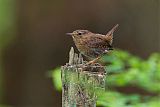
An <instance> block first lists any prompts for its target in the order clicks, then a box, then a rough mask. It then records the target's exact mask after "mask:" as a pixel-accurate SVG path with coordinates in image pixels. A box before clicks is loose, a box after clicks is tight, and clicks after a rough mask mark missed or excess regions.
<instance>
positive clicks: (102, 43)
mask: <svg viewBox="0 0 160 107" xmlns="http://www.w3.org/2000/svg"><path fill="white" fill-rule="evenodd" d="M117 27H118V24H117V25H115V26H114V27H113V28H112V29H111V30H110V31H109V32H108V33H107V34H106V35H103V34H97V33H92V32H90V31H88V30H75V31H73V32H72V33H67V35H70V36H72V38H73V41H74V43H75V45H76V47H77V49H78V51H79V52H80V53H81V54H83V55H84V56H86V57H88V58H90V59H93V60H91V61H89V62H88V63H87V64H92V63H95V62H96V61H97V60H98V59H99V58H101V56H102V55H103V54H106V53H108V52H109V51H110V50H113V47H112V42H113V32H114V31H115V30H116V28H117Z"/></svg>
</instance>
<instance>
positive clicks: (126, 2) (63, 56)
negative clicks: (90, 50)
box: [0, 0, 160, 107]
mask: <svg viewBox="0 0 160 107" xmlns="http://www.w3.org/2000/svg"><path fill="white" fill-rule="evenodd" d="M159 6H160V2H159V0H121V1H118V0H94V1H93V0H87V1H86V0H81V1H76V0H52V1H51V0H45V1H44V0H0V106H13V107H14V106H21V107H23V106H45V107H47V106H56V107H60V106H61V93H60V92H59V91H57V90H56V88H55V87H54V86H53V84H52V78H49V77H48V71H50V70H52V69H54V68H57V67H59V66H61V65H64V64H65V63H66V62H67V61H68V52H69V49H70V47H71V46H74V44H73V41H72V38H71V37H67V36H66V35H65V33H66V32H71V31H73V30H76V29H88V30H90V31H93V32H97V33H102V34H105V33H107V31H109V30H110V29H111V28H112V27H113V26H114V25H115V24H117V23H118V24H119V25H120V27H119V29H118V30H117V31H116V32H115V35H114V47H116V48H119V49H122V50H125V51H121V50H117V51H114V52H113V56H112V54H111V56H108V57H107V56H106V57H105V58H104V62H106V60H107V61H109V60H110V59H111V60H110V61H111V62H110V65H108V69H109V70H110V73H111V74H112V72H115V73H113V74H115V75H108V87H109V88H110V87H111V89H110V91H108V93H105V94H104V96H101V97H100V98H101V99H100V100H99V102H98V104H99V105H101V106H106V103H110V104H111V105H113V104H119V105H122V107H123V106H124V105H125V106H126V104H128V106H129V104H130V105H134V104H135V105H137V106H138V107H139V106H141V107H142V106H144V107H145V106H146V105H156V106H155V107H157V105H158V102H157V101H158V98H159V97H158V95H159V88H158V86H159V84H158V82H159V75H160V74H159V72H160V71H159V69H160V68H159V59H160V57H159V52H160V28H159V24H160V21H159V20H160V10H159V9H160V8H159ZM126 51H127V52H126ZM123 52H124V53H123ZM128 52H129V53H132V54H131V55H130V54H129V53H128ZM119 53H120V54H119ZM153 53H156V54H153ZM121 54H122V57H121V56H119V55H121ZM123 54H126V55H124V56H123ZM102 60H103V59H102ZM107 63H108V62H107ZM56 71H58V70H56ZM123 72H125V73H123ZM56 77H57V76H56ZM56 77H54V78H55V79H56ZM54 78H53V79H54ZM55 79H54V80H55ZM56 80H58V77H57V79H56ZM58 82H59V83H60V81H58ZM111 83H112V84H111ZM57 84H58V83H57ZM130 84H131V85H130ZM128 86H129V87H128ZM135 86H136V88H137V87H138V89H135ZM124 87H125V88H124ZM59 88H60V87H59ZM112 88H114V89H112ZM139 88H140V89H139ZM130 91H133V92H132V94H133V93H135V95H131V96H130V95H129V93H127V92H130ZM122 92H123V93H122ZM140 93H146V94H145V95H141V94H140ZM148 93H149V94H148ZM105 95H106V96H105ZM109 96H111V100H106V98H108V97H109ZM146 96H147V97H146ZM118 98H119V99H118ZM108 99H109V98H108ZM109 101H110V102H109ZM113 102H114V103H113ZM115 102H116V103H115ZM146 102H148V103H147V104H146ZM142 103H144V104H142ZM155 103H157V104H155ZM138 104H142V105H138ZM113 106H114V105H113ZM115 106H116V105H115Z"/></svg>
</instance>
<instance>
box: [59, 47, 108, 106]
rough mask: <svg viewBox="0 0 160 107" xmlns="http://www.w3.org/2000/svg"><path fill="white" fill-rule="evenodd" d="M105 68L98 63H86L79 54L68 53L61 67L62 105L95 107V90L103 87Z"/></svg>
mask: <svg viewBox="0 0 160 107" xmlns="http://www.w3.org/2000/svg"><path fill="white" fill-rule="evenodd" d="M105 75H106V72H105V69H104V67H103V66H101V65H100V64H94V65H86V62H85V61H83V58H82V56H81V54H79V55H78V54H76V53H74V49H73V47H72V48H71V50H70V54H69V63H67V64H66V65H64V66H62V67H61V78H62V107H96V99H97V95H96V91H97V90H104V89H105Z"/></svg>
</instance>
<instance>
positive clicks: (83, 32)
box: [66, 30, 91, 38]
mask: <svg viewBox="0 0 160 107" xmlns="http://www.w3.org/2000/svg"><path fill="white" fill-rule="evenodd" d="M89 33H91V32H90V31H88V30H75V31H73V32H72V33H66V35H70V36H72V37H73V38H80V37H82V36H85V35H87V34H89Z"/></svg>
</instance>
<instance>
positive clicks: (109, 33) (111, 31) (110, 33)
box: [106, 24, 119, 36]
mask: <svg viewBox="0 0 160 107" xmlns="http://www.w3.org/2000/svg"><path fill="white" fill-rule="evenodd" d="M118 26H119V24H116V25H115V26H114V27H113V28H112V29H111V30H110V31H109V32H108V33H107V34H106V36H113V32H114V31H115V30H116V29H117V27H118Z"/></svg>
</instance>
